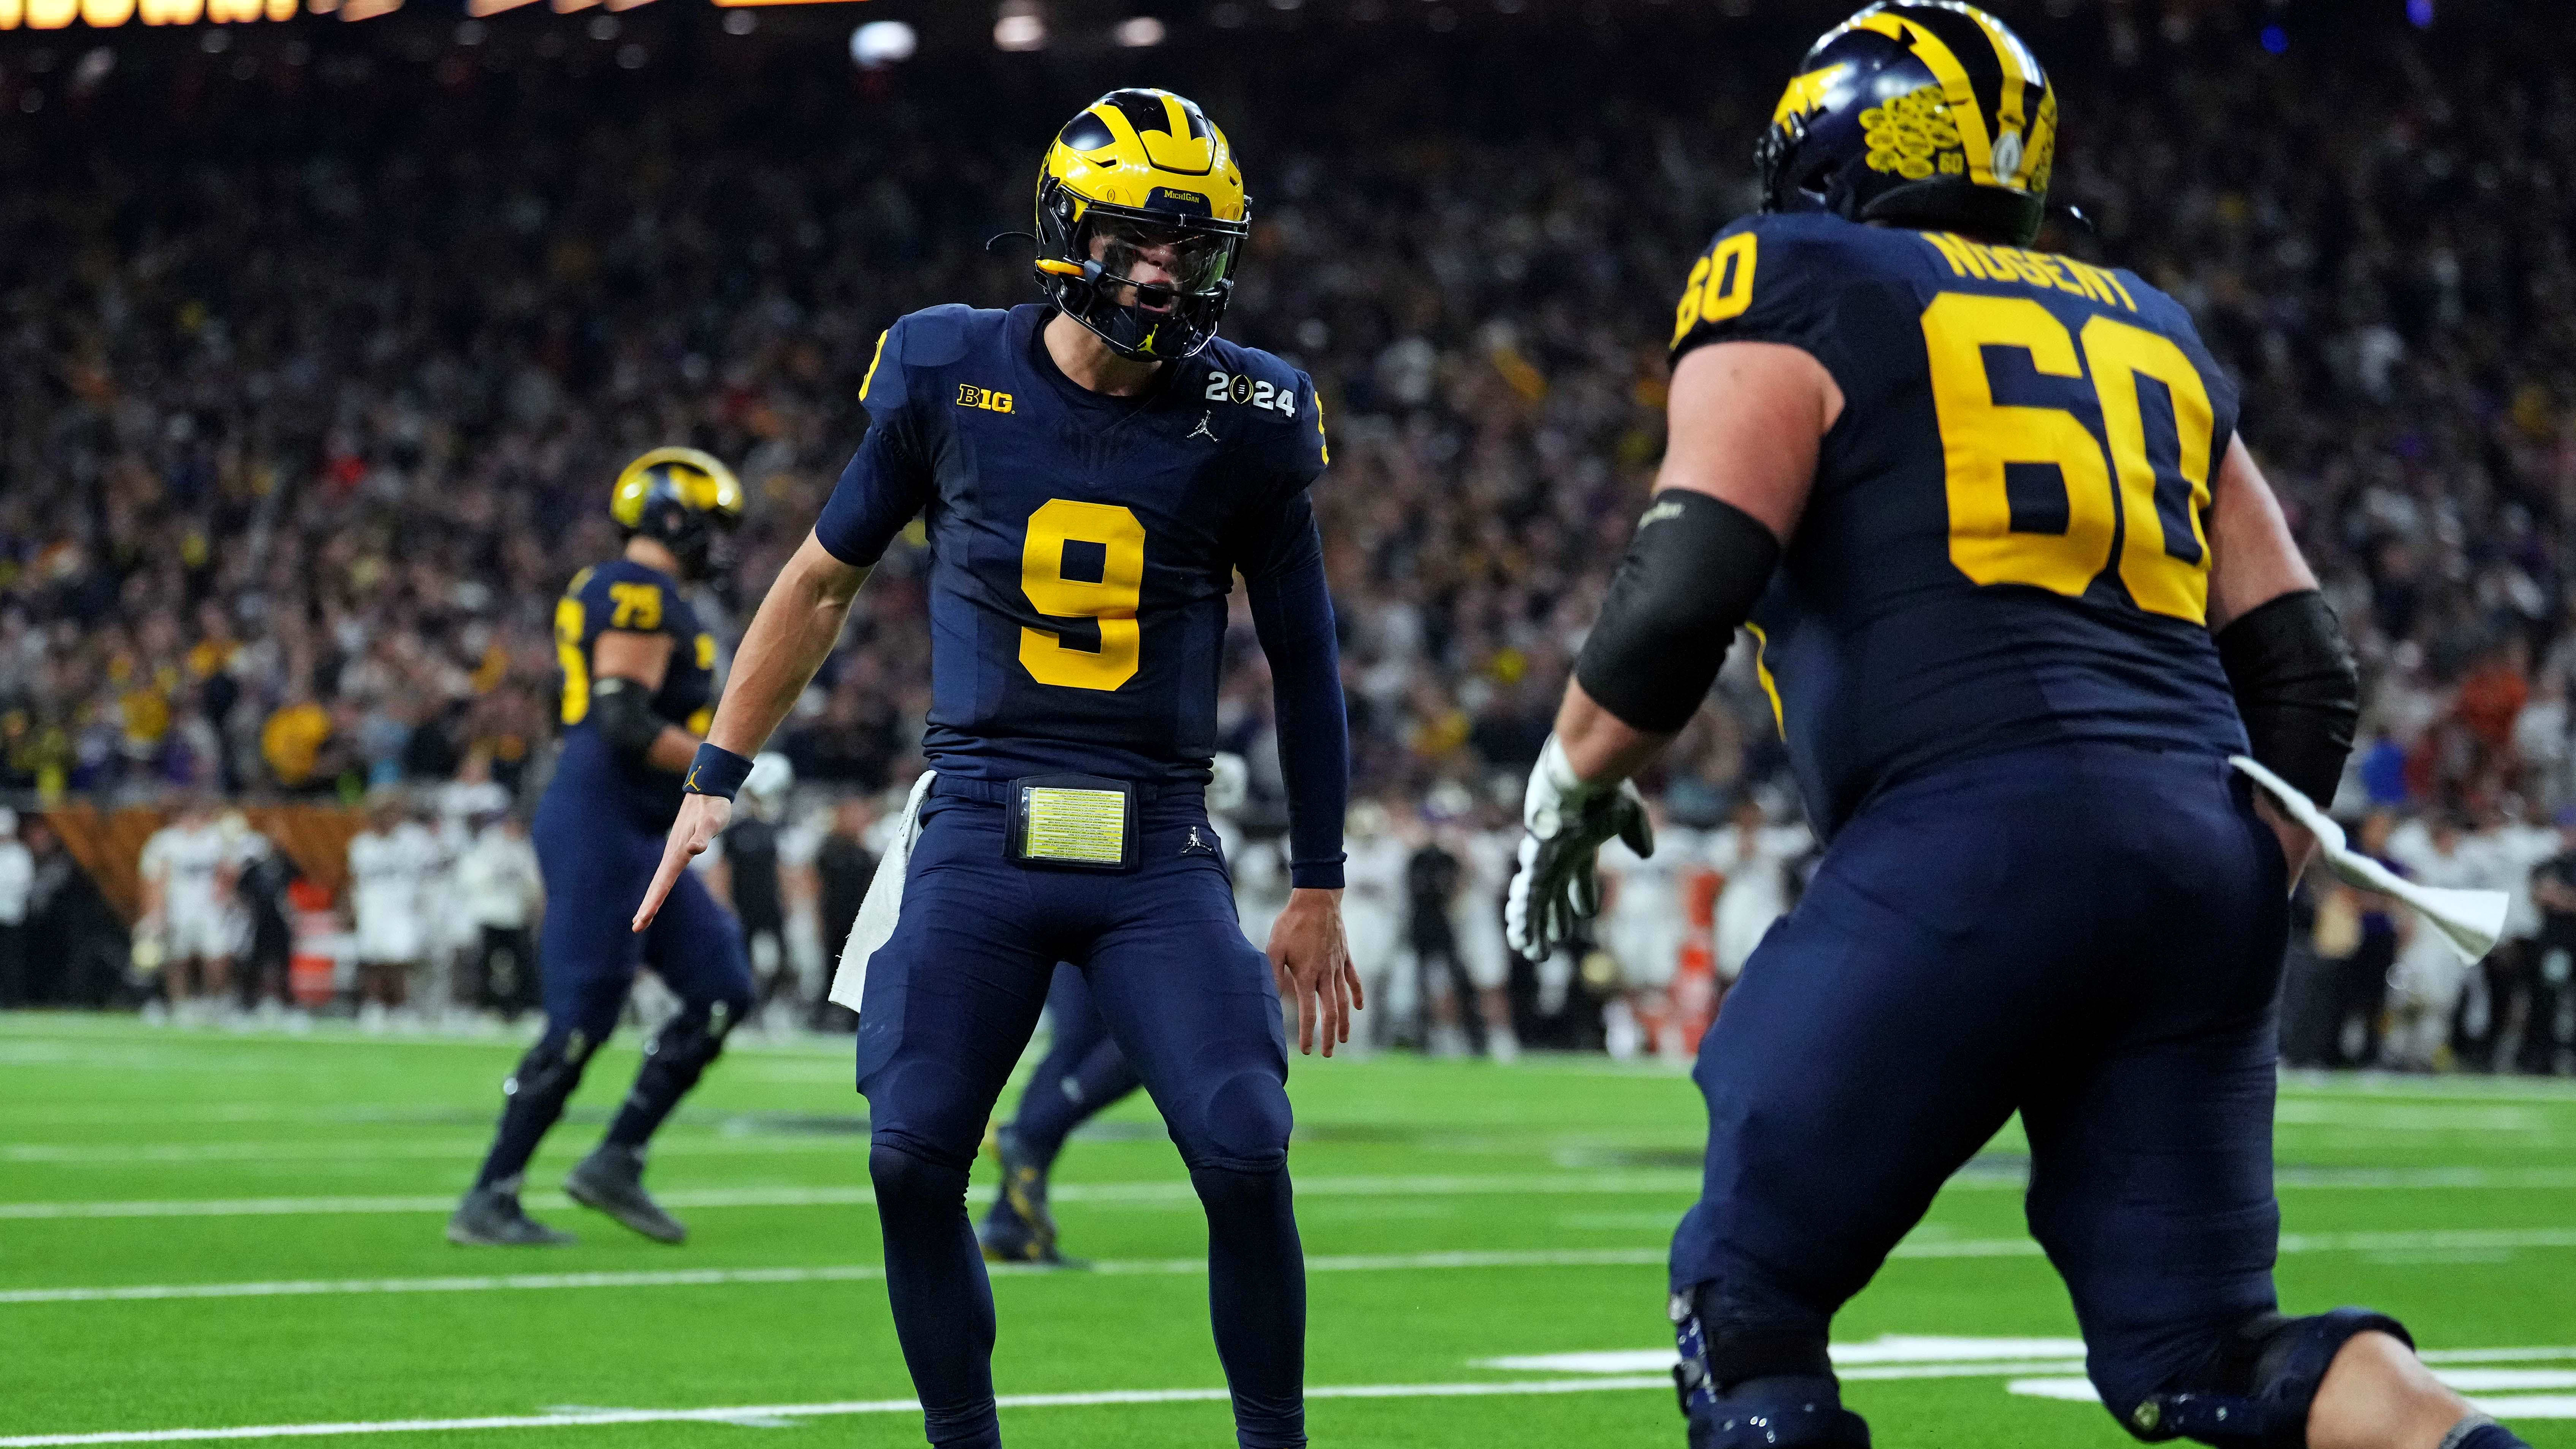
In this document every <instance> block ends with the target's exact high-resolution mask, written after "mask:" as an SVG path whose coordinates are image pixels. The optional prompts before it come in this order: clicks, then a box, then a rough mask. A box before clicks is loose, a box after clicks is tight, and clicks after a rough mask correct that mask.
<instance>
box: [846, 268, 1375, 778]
mask: <svg viewBox="0 0 2576 1449" xmlns="http://www.w3.org/2000/svg"><path fill="white" fill-rule="evenodd" d="M1052 315H1053V309H1051V308H1048V307H1045V306H1041V305H1035V304H1032V305H1028V306H1022V307H1015V308H1012V309H1011V310H1009V311H1007V312H1004V311H988V310H976V309H971V308H967V307H961V306H948V307H934V308H931V309H929V310H927V311H923V312H915V313H913V314H911V315H910V316H907V317H905V318H903V319H901V320H900V321H898V322H896V323H895V325H894V326H893V327H892V328H890V329H888V330H887V332H886V334H885V336H884V337H883V338H881V339H879V341H878V343H877V355H876V359H875V362H874V363H873V365H872V366H871V367H870V368H869V371H868V377H867V380H866V382H865V383H864V384H863V385H862V388H861V400H862V401H863V402H865V403H866V405H867V409H868V416H869V427H868V433H867V437H866V438H865V439H864V440H863V441H862V442H861V444H860V446H859V451H858V454H857V456H855V457H853V458H852V459H851V460H850V465H849V467H848V469H847V470H846V471H844V472H843V473H842V475H841V481H840V483H839V484H838V485H837V486H836V487H835V488H834V489H833V490H832V496H831V499H830V500H829V501H828V502H826V503H825V504H824V506H823V515H822V517H821V518H820V519H819V520H818V521H817V522H816V523H815V525H814V536H815V538H816V540H817V541H819V542H820V543H821V544H822V545H823V547H824V548H825V549H826V550H827V551H829V552H830V553H831V554H832V555H833V556H834V557H836V558H838V559H840V560H841V561H843V562H844V563H849V564H855V565H861V566H866V565H871V564H873V563H875V562H876V560H877V559H878V558H879V557H880V556H881V555H882V554H883V553H884V552H885V549H886V547H887V546H888V544H890V543H891V542H892V541H893V539H894V537H895V535H896V534H897V533H898V532H899V531H900V530H901V529H902V528H903V527H904V525H905V524H906V523H907V522H909V521H910V520H911V519H912V518H913V516H914V515H915V514H919V515H920V516H921V517H922V519H923V522H924V524H925V528H926V532H927V534H928V538H929V543H930V551H931V559H932V562H931V567H930V573H929V601H928V602H929V612H930V633H931V665H930V672H931V706H930V721H929V728H928V729H927V730H926V731H925V733H924V735H923V739H922V751H923V754H924V755H925V756H926V757H927V758H928V759H929V761H930V763H931V764H932V766H934V767H935V768H937V769H939V770H941V771H943V772H946V773H951V774H958V775H963V776H966V777H968V778H977V779H987V780H1009V779H1014V778H1018V777H1020V776H1025V775H1035V774H1046V773H1055V772H1074V773H1083V774H1092V775H1106V776H1111V777H1113V778H1118V779H1125V780H1134V781H1147V782H1163V783H1171V784H1179V785H1189V784H1203V783H1205V781H1206V780H1207V777H1208V761H1209V757H1210V756H1211V755H1213V754H1214V753H1215V750H1216V702H1217V685H1218V678H1219V672H1220V670H1221V669H1222V667H1223V663H1224V654H1225V630H1226V595H1227V594H1228V593H1229V592H1230V591H1231V589H1232V588H1233V583H1234V574H1235V572H1236V571H1237V570H1238V569H1239V570H1241V571H1242V573H1243V574H1244V576H1245V577H1246V578H1248V579H1255V580H1258V579H1261V578H1263V577H1265V576H1267V575H1270V574H1273V573H1278V572H1282V571H1285V570H1288V569H1291V568H1301V567H1313V566H1316V565H1317V564H1318V563H1319V560H1320V556H1321V542H1320V539H1319V537H1318V535H1317V533H1316V528H1315V519H1314V513H1313V509H1312V507H1311V506H1310V504H1309V502H1308V500H1307V496H1306V490H1307V488H1308V487H1309V486H1310V485H1311V484H1312V483H1313V482H1314V481H1315V479H1316V478H1317V477H1318V476H1319V475H1321V474H1322V472H1323V470H1324V465H1325V463H1326V461H1327V454H1326V450H1325V444H1324V430H1323V416H1322V413H1321V412H1320V411H1319V410H1318V408H1317V405H1316V400H1315V386H1314V383H1313V382H1312V381H1311V380H1309V379H1308V378H1307V377H1306V375H1305V374H1304V373H1302V372H1299V371H1297V370H1296V369H1294V368H1292V367H1290V366H1288V365H1287V364H1286V363H1284V362H1281V361H1280V360H1279V359H1277V358H1275V357H1273V356H1271V355H1270V354H1268V353H1266V352H1261V351H1257V350H1255V349H1252V348H1248V347H1237V346H1235V345H1233V344H1232V343H1229V342H1227V341H1225V340H1224V339H1222V338H1219V339H1217V340H1215V341H1212V342H1210V343H1209V344H1208V346H1207V347H1206V349H1205V350H1203V351H1201V352H1200V353H1199V354H1198V355H1197V356H1196V357H1193V358H1190V359H1187V360H1186V361H1182V362H1177V363H1172V364H1169V365H1167V366H1166V367H1165V368H1164V369H1163V372H1162V375H1161V377H1160V378H1159V380H1158V383H1157V385H1156V386H1155V387H1154V388H1153V389H1152V390H1150V391H1149V392H1147V393H1146V394H1144V395H1143V396H1140V397H1110V396H1107V395H1104V394H1100V393H1095V392H1091V391H1088V390H1086V389H1084V388H1082V387H1079V386H1077V385H1076V384H1074V383H1073V382H1072V381H1071V380H1070V379H1068V378H1066V377H1065V376H1064V374H1063V373H1062V371H1060V370H1059V369H1058V368H1057V367H1056V365H1055V363H1054V361H1053V360H1052V359H1051V358H1050V357H1049V356H1048V355H1047V352H1046V347H1045V344H1044V342H1043V341H1042V339H1041V337H1040V329H1041V328H1042V327H1043V326H1044V325H1045V323H1046V320H1047V319H1048V318H1049V317H1050V316H1052Z"/></svg>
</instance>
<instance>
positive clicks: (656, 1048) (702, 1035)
mask: <svg viewBox="0 0 2576 1449" xmlns="http://www.w3.org/2000/svg"><path fill="white" fill-rule="evenodd" d="M741 1015H742V1013H741V1011H740V1010H739V1009H737V1008H736V1007H735V1006H734V1004H733V1003H732V1002H730V1001H714V1002H710V1003H708V1004H707V1005H705V1006H702V1007H701V1006H691V1007H685V1008H683V1009H682V1010H681V1012H680V1014H679V1015H677V1016H675V1017H672V1018H671V1019H670V1020H669V1021H667V1022H664V1023H663V1024H662V1029H661V1030H660V1031H657V1032H655V1033H654V1034H653V1039H652V1040H651V1041H649V1042H646V1043H645V1044H644V1070H646V1071H648V1072H650V1071H660V1072H667V1073H670V1074H672V1075H675V1076H679V1077H682V1078H684V1079H685V1080H687V1081H689V1082H695V1081H696V1080H697V1079H698V1073H700V1072H703V1071H705V1070H706V1069H707V1064H708V1063H709V1062H712V1061H714V1060H715V1059H716V1058H717V1057H719V1056H722V1055H723V1054H724V1043H725V1033H726V1032H729V1031H731V1030H733V1024H734V1022H735V1021H736V1020H738V1019H739V1018H740V1017H741Z"/></svg>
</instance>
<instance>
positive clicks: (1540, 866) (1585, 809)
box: [1503, 735, 1655, 961]
mask: <svg viewBox="0 0 2576 1449" xmlns="http://www.w3.org/2000/svg"><path fill="white" fill-rule="evenodd" d="M1521 824H1522V825H1523V826H1524V827H1526V829H1527V831H1528V833H1527V834H1525V835H1523V836H1522V837H1521V852H1520V869H1519V870H1518V871H1517V872H1515V873H1514V874H1513V876H1512V888H1511V894H1510V895H1509V896H1508V897H1507V898H1506V899H1505V901H1504V904H1503V931H1504V935H1505V936H1506V938H1507V939H1509V940H1510V942H1511V944H1512V949H1513V950H1515V951H1518V952H1520V953H1521V954H1522V955H1523V956H1526V957H1528V958H1529V959H1530V960H1533V961H1544V960H1546V959H1547V956H1548V953H1549V952H1551V951H1553V950H1555V949H1556V948H1557V947H1558V946H1559V945H1561V944H1563V943H1564V942H1565V941H1566V940H1568V939H1569V938H1571V937H1572V936H1573V934H1574V925H1575V922H1577V921H1581V920H1589V919H1591V918H1592V917H1594V916H1597V915H1599V914H1600V913H1601V872H1600V855H1601V846H1602V843H1603V842H1604V841H1607V840H1609V839H1610V838H1611V837H1612V836H1614V835H1615V836H1617V837H1618V838H1619V839H1621V840H1624V841H1626V842H1627V844H1628V848H1629V849H1630V850H1633V851H1635V852H1636V853H1637V854H1639V855H1640V856H1648V855H1653V854H1654V853H1655V829H1654V826H1653V825H1652V824H1651V823H1650V822H1648V820H1647V819H1646V797H1645V796H1643V795H1641V794H1639V793H1637V787H1636V785H1635V784H1633V783H1631V782H1628V781H1624V780H1623V781H1621V782H1620V783H1619V784H1617V785H1615V786H1613V785H1606V784H1604V785H1587V784H1585V783H1584V782H1583V781H1582V780H1580V779H1578V778H1576V776H1575V773H1574V766H1573V764H1572V762H1570V761H1568V760H1567V759H1566V757H1565V747H1564V746H1563V745H1560V744H1558V743H1557V740H1556V736H1554V735H1550V736H1548V739H1547V747H1546V748H1545V749H1543V750H1541V751H1539V756H1538V767H1537V768H1536V769H1534V770H1532V771H1530V782H1529V794H1528V796H1527V797H1526V798H1525V799H1524V800H1523V802H1522V805H1521Z"/></svg>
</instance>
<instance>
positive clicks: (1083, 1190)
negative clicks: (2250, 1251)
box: [0, 1159, 1699, 1219]
mask: <svg viewBox="0 0 2576 1449" xmlns="http://www.w3.org/2000/svg"><path fill="white" fill-rule="evenodd" d="M460 1160H462V1159H460ZM1698 1188H1699V1175H1698V1174H1697V1173H1691V1172H1680V1171H1660V1172H1588V1173H1570V1172H1569V1173H1535V1174H1498V1175H1494V1176H1439V1177H1357V1176H1354V1177H1314V1178H1301V1179H1299V1180H1298V1183H1297V1195H1298V1196H1299V1197H1301V1198H1307V1197H1471V1196H1483V1195H1491V1196H1517V1195H1522V1194H1531V1193H1536V1194H1547V1195H1585V1196H1589V1195H1609V1196H1617V1195H1623V1194H1655V1193H1669V1194H1687V1193H1693V1192H1696V1191H1698ZM656 1196H658V1197H659V1198H660V1199H661V1200H662V1202H663V1204H664V1205H665V1206H668V1207H696V1208H710V1207H726V1208H730V1207H853V1206H855V1207H866V1206H871V1205H873V1204H874V1203H875V1202H876V1200H877V1195H876V1193H875V1192H874V1191H873V1190H872V1189H869V1188H865V1187H745V1188H676V1189H673V1190H671V1191H669V1192H662V1193H657V1194H656ZM1049 1197H1050V1198H1051V1199H1052V1200H1053V1201H1056V1202H1063V1203H1132V1202H1143V1203H1168V1202H1191V1201H1196V1200H1197V1194H1196V1193H1195V1192H1194V1191H1193V1190H1192V1189H1191V1187H1190V1185H1189V1183H1187V1182H1184V1181H1173V1182H1069V1183H1063V1184H1060V1185H1058V1186H1057V1187H1055V1189H1054V1190H1053V1191H1052V1192H1051V1193H1050V1194H1049ZM526 1201H527V1203H528V1205H529V1206H530V1207H549V1208H553V1207H562V1206H564V1205H565V1203H566V1201H567V1199H565V1198H564V1196H563V1195H562V1194H560V1193H552V1192H537V1193H529V1194H528V1195H527V1198H526ZM455 1208H456V1199H455V1197H454V1196H452V1195H448V1194H439V1195H435V1196H432V1195H419V1194H405V1195H400V1196H384V1197H254V1198H155V1199H146V1200H142V1201H134V1202H112V1201H111V1202H96V1201H78V1200H71V1201H63V1202H0V1219H6V1218H20V1219H25V1218H188V1217H286V1216H308V1215H309V1216H336V1215H342V1214H352V1213H423V1212H438V1213H444V1212H453V1211H455ZM1675 1216H1676V1217H1678V1216H1679V1212H1678V1210H1677V1211H1676V1213H1675Z"/></svg>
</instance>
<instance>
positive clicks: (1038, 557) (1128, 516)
mask: <svg viewBox="0 0 2576 1449" xmlns="http://www.w3.org/2000/svg"><path fill="white" fill-rule="evenodd" d="M1068 543H1089V544H1097V545H1099V547H1100V550H1101V554H1102V559H1101V567H1100V578H1099V579H1098V580H1097V581H1093V580H1089V579H1069V578H1066V577H1065V576H1064V550H1065V545H1066V544H1068ZM1020 592H1021V593H1024V594H1026V595H1028V598H1029V603H1030V604H1031V605H1032V606H1033V607H1035V608H1036V609H1037V611H1038V612H1039V613H1041V614H1047V615H1051V616H1053V617H1055V618H1059V619H1095V620H1098V621H1099V624H1100V649H1099V652H1097V653H1094V652H1092V651H1091V650H1088V649H1073V648H1068V647H1066V645H1065V642H1064V637H1063V636H1062V635H1061V634H1057V633H1054V632H1051V631H1049V630H1045V629H1027V628H1023V629H1022V630H1020V667H1021V668H1023V669H1025V670H1027V671H1028V672H1029V676H1030V677H1031V678H1033V679H1035V680H1036V681H1037V682H1038V683H1040V684H1059V685H1063V686H1065V687H1066V688H1068V689H1116V688H1117V687H1118V686H1120V685H1122V684H1125V683H1126V682H1127V681H1128V680H1130V679H1133V678H1135V677H1136V656H1137V647H1138V642H1139V640H1140V639H1141V638H1142V632H1141V630H1140V628H1139V626H1138V625H1137V623H1136V605H1137V603H1138V601H1139V600H1141V599H1143V598H1144V596H1145V525H1144V524H1142V523H1140V522H1138V521H1137V519H1136V515H1135V514H1134V513H1131V512H1129V511H1128V510H1126V509H1124V508H1120V507H1118V506H1117V505H1115V504H1110V503H1077V502H1075V501H1074V500H1072V499H1070V498H1055V499H1050V500H1048V501H1047V503H1046V505H1045V506H1044V507H1042V508H1040V509H1039V510H1038V511H1037V512H1035V513H1032V514H1030V515H1029V531H1028V541H1027V542H1026V543H1025V544H1023V545H1022V546H1021V549H1020Z"/></svg>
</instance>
